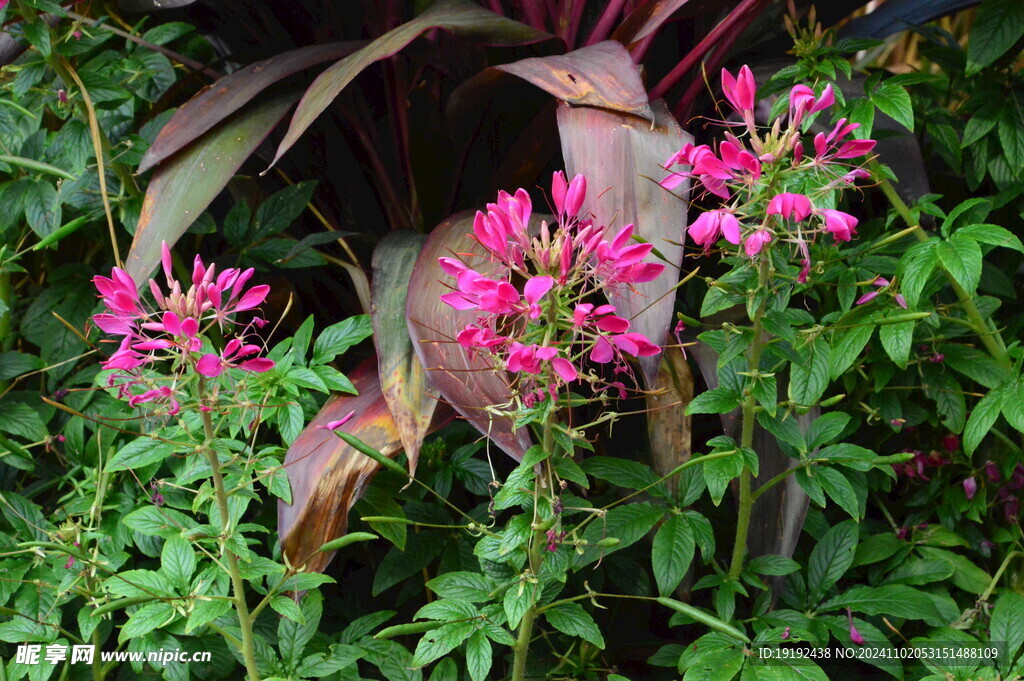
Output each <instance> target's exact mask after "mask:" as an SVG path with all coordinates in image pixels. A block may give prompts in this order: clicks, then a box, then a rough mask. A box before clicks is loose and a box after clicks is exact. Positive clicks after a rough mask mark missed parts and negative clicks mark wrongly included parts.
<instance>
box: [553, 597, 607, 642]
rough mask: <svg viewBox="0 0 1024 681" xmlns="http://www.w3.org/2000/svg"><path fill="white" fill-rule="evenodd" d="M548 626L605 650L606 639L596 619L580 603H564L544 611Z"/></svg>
mask: <svg viewBox="0 0 1024 681" xmlns="http://www.w3.org/2000/svg"><path fill="white" fill-rule="evenodd" d="M544 618H545V619H546V620H547V621H548V624H550V625H551V626H553V627H554V628H555V629H558V630H559V631H560V632H562V633H563V634H568V635H569V636H578V637H579V638H582V639H583V640H584V641H587V642H589V643H592V644H594V645H595V646H597V647H598V648H601V649H604V637H603V636H602V635H601V630H600V629H599V628H598V626H597V623H596V622H594V618H593V617H591V616H590V614H589V613H588V612H587V611H586V610H584V609H583V606H581V605H580V604H579V603H563V604H562V605H556V606H554V607H552V608H548V609H547V610H545V611H544Z"/></svg>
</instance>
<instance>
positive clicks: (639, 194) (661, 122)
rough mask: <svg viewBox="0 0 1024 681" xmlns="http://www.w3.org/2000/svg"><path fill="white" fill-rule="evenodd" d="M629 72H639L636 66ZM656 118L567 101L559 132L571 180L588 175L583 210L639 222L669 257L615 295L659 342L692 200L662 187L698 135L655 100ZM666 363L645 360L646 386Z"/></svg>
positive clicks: (620, 222)
mask: <svg viewBox="0 0 1024 681" xmlns="http://www.w3.org/2000/svg"><path fill="white" fill-rule="evenodd" d="M629 67H630V68H634V67H633V64H632V62H630V64H629ZM654 114H655V126H654V128H653V129H652V128H651V126H650V123H648V122H646V121H644V120H641V119H639V118H637V117H635V116H630V115H627V114H622V113H618V112H614V111H606V110H604V109H597V108H593V107H574V106H569V105H567V104H562V105H560V106H559V108H558V132H559V135H560V136H561V138H562V156H563V157H564V158H565V167H566V175H567V176H568V177H573V176H574V175H576V174H577V173H582V174H584V175H586V177H587V198H586V201H585V202H584V204H583V213H592V214H593V215H594V220H595V222H598V223H600V224H605V225H610V226H612V227H615V228H621V227H623V226H624V225H628V224H630V223H632V224H634V225H636V231H635V235H636V236H639V237H641V238H642V239H644V240H645V241H648V242H650V243H653V244H654V248H655V249H656V250H657V251H658V252H660V253H661V255H662V256H663V257H664V258H665V262H664V265H665V271H664V272H663V273H662V275H661V276H660V277H658V278H657V279H655V280H654V281H650V282H644V283H639V284H635V285H634V289H635V290H626V291H620V292H619V293H618V294H612V295H610V298H611V302H612V304H614V305H615V306H616V308H618V311H619V313H620V314H622V315H623V316H624V317H627V318H629V319H630V320H631V321H632V323H633V329H634V330H636V331H639V332H640V333H643V334H644V335H646V336H647V337H648V338H650V339H651V340H652V341H653V342H655V343H658V344H661V343H663V342H664V341H665V338H666V335H667V333H668V328H669V324H670V323H671V321H672V311H673V308H674V306H675V294H674V292H673V287H674V286H675V285H676V284H677V283H678V281H679V266H680V265H681V264H682V262H683V247H682V246H681V245H679V244H682V243H683V241H684V238H685V236H684V234H685V232H684V230H685V228H686V201H685V200H682V199H685V198H686V197H687V196H688V194H689V185H686V184H684V185H681V186H680V188H679V190H678V193H679V196H678V197H677V196H674V195H673V194H671V193H670V192H667V191H665V190H664V189H662V188H661V186H660V185H658V182H659V181H660V180H661V179H662V178H663V177H664V176H665V171H664V169H663V164H664V163H665V161H666V160H667V159H668V158H669V156H671V155H672V154H674V153H675V152H676V151H678V150H679V148H680V147H682V146H683V144H684V143H685V142H689V141H692V139H693V138H692V137H691V136H690V135H688V134H687V133H685V132H683V130H682V129H681V128H680V127H679V124H678V123H677V122H676V120H675V119H674V118H673V117H672V115H671V114H670V113H669V112H668V109H667V108H666V106H665V103H664V102H660V101H659V102H656V103H655V105H654ZM680 197H682V199H681V198H680ZM670 241H672V242H675V243H674V244H673V243H669V242H670ZM652 258H653V256H652ZM660 361H661V360H660V359H659V358H658V357H656V356H655V357H642V358H640V366H641V368H642V369H643V372H644V376H645V378H646V380H647V385H653V383H654V382H655V380H656V377H657V373H658V364H659V362H660Z"/></svg>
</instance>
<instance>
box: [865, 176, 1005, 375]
mask: <svg viewBox="0 0 1024 681" xmlns="http://www.w3.org/2000/svg"><path fill="white" fill-rule="evenodd" d="M872 173H873V175H874V176H875V179H876V181H877V182H878V188H879V189H881V190H882V193H883V194H885V197H886V198H887V199H889V203H891V204H892V207H893V208H894V209H895V210H896V212H897V213H899V216H900V217H901V218H903V221H904V222H905V223H907V225H908V226H910V227H912V228H914V236H915V237H917V240H918V241H920V242H925V241H928V235H927V234H926V233H925V231H924V230H923V229H921V226H920V225H919V224H917V221H916V220H914V215H913V213H911V211H910V207H909V206H907V204H906V203H904V201H903V199H901V198H900V195H899V194H898V193H897V192H896V188H895V187H893V186H892V182H890V181H889V180H888V179H887V178H886V177H885V176H884V175H882V174H881V173H880V172H878V168H877V166H875V167H874V168H873V169H872ZM939 267H940V268H941V269H942V271H943V272H945V273H946V276H947V277H949V282H950V284H951V285H952V287H953V292H954V293H955V294H956V297H957V300H958V301H959V302H960V305H961V307H963V309H964V312H966V313H967V319H968V320H969V321H970V325H971V328H972V329H973V330H974V333H976V334H977V335H978V338H980V339H981V343H982V345H984V346H985V349H986V350H987V351H988V354H989V355H991V356H992V359H994V360H996V361H997V362H999V363H1000V364H1001V365H1003V366H1004V367H1005V368H1007V369H1009V368H1010V367H1012V366H1013V362H1012V361H1011V360H1010V356H1009V354H1007V352H1006V343H1005V342H1004V341H1003V337H1002V335H1001V334H1000V333H999V331H998V330H997V329H996V328H995V325H993V324H992V322H991V321H988V320H986V319H985V318H984V317H982V316H981V312H980V311H979V310H978V306H977V305H975V304H974V298H973V297H972V296H971V294H969V293H968V292H967V291H965V290H964V288H963V287H962V286H961V285H960V284H959V283H957V281H956V280H955V279H953V276H952V275H951V274H950V273H949V272H948V271H947V270H946V268H945V267H943V266H942V263H939Z"/></svg>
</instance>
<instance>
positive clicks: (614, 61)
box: [494, 40, 672, 179]
mask: <svg viewBox="0 0 1024 681" xmlns="http://www.w3.org/2000/svg"><path fill="white" fill-rule="evenodd" d="M494 68H496V69H498V70H500V71H505V72H506V73H511V74H513V75H516V76H519V77H520V78H523V79H524V80H528V81H529V82H531V83H533V84H534V85H536V86H537V87H539V88H540V89H542V90H544V91H545V92H547V93H549V94H551V95H554V96H555V97H557V98H558V99H561V100H562V101H564V102H568V103H570V104H576V105H579V106H583V105H586V106H597V107H601V108H603V109H611V110H613V111H621V112H623V113H629V114H633V115H636V116H640V117H642V118H645V119H647V120H648V121H654V113H653V112H652V111H651V106H650V104H649V103H648V101H647V91H646V90H645V89H644V84H643V81H641V80H640V71H639V69H638V68H637V66H636V64H634V63H633V59H632V58H631V57H630V56H629V52H628V51H627V50H626V48H625V47H623V46H622V43H618V42H615V41H613V40H606V41H604V42H601V43H597V44H596V45H591V46H590V47H583V48H580V49H578V50H574V51H572V52H569V53H568V54H556V55H552V56H550V57H530V58H529V59H522V60H520V61H517V62H513V63H512V64H502V65H501V66H495V67H494ZM648 127H649V126H648ZM669 153H670V154H671V153H672V152H669ZM665 158H668V156H666V157H665ZM664 160H665V159H661V161H664ZM588 179H589V178H588Z"/></svg>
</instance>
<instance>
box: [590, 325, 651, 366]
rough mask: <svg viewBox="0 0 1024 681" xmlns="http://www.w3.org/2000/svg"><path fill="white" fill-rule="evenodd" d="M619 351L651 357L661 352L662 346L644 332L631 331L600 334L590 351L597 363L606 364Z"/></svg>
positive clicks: (592, 358)
mask: <svg viewBox="0 0 1024 681" xmlns="http://www.w3.org/2000/svg"><path fill="white" fill-rule="evenodd" d="M617 352H622V353H625V354H627V355H632V356H633V357H650V356H653V355H657V354H658V353H660V352H661V348H660V347H658V346H657V345H655V344H654V343H652V342H651V341H650V340H648V339H647V336H645V335H643V334H642V333H637V332H630V333H619V334H612V335H610V336H600V337H598V339H597V341H596V342H595V343H594V349H593V350H591V352H590V360H591V361H592V362H596V363H597V364H606V363H608V362H610V361H612V359H614V357H615V355H616V353H617Z"/></svg>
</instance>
